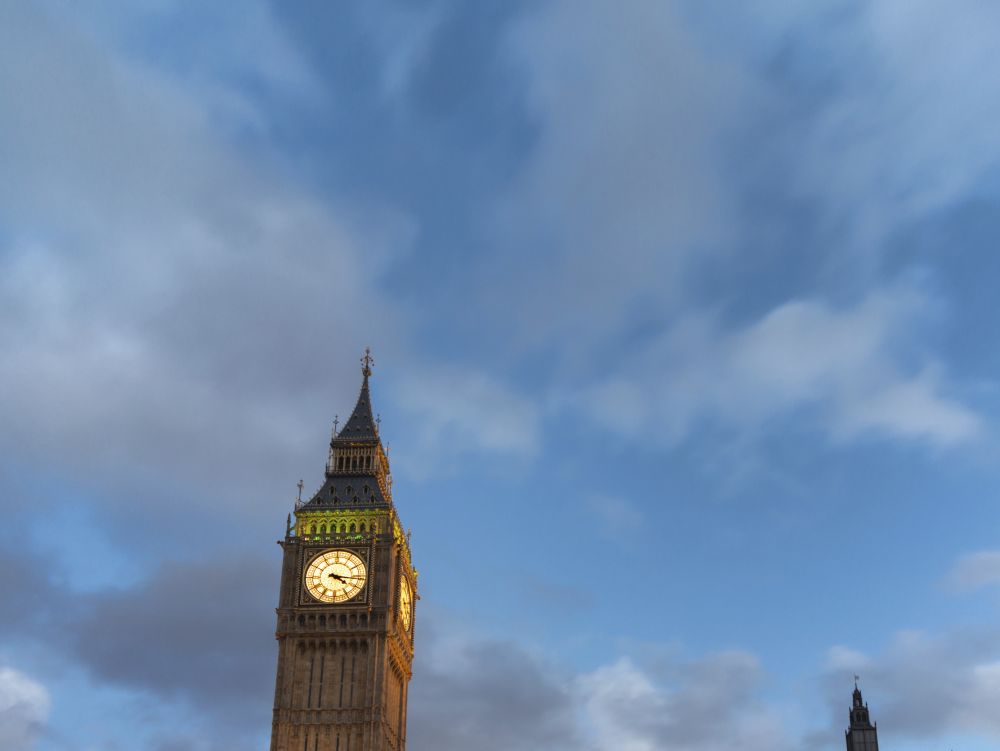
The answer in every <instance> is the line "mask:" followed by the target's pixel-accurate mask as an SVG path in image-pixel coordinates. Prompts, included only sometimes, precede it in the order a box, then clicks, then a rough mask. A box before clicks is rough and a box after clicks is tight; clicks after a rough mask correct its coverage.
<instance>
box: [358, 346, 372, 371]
mask: <svg viewBox="0 0 1000 751" xmlns="http://www.w3.org/2000/svg"><path fill="white" fill-rule="evenodd" d="M374 364H375V358H373V357H372V350H371V347H365V356H364V357H362V358H361V375H363V376H364V377H365V378H367V377H368V376H370V375H371V374H372V365H374Z"/></svg>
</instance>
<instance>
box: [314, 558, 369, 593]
mask: <svg viewBox="0 0 1000 751" xmlns="http://www.w3.org/2000/svg"><path fill="white" fill-rule="evenodd" d="M360 553H361V551H357V550H351V549H349V548H328V549H325V550H319V551H314V552H312V553H311V554H310V555H309V557H308V563H307V564H306V565H305V566H304V567H303V585H304V589H305V592H306V593H307V594H308V596H309V597H310V598H311V599H312V601H313V602H314V603H316V604H325V605H341V604H357V602H358V601H359V595H361V594H362V593H363V592H364V591H365V587H366V585H367V583H368V566H367V565H366V563H365V561H364V560H363V559H362V557H361V555H360Z"/></svg>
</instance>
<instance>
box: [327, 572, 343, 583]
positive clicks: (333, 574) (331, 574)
mask: <svg viewBox="0 0 1000 751" xmlns="http://www.w3.org/2000/svg"><path fill="white" fill-rule="evenodd" d="M328 575H329V576H332V577H333V578H334V579H338V580H340V581H346V580H345V579H344V577H342V576H341V575H340V574H335V573H333V572H332V571H331V572H330V573H329V574H328Z"/></svg>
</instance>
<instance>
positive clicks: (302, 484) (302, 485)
mask: <svg viewBox="0 0 1000 751" xmlns="http://www.w3.org/2000/svg"><path fill="white" fill-rule="evenodd" d="M298 486H299V498H298V502H299V503H302V488H303V487H304V486H305V483H304V482H302V480H299V482H298Z"/></svg>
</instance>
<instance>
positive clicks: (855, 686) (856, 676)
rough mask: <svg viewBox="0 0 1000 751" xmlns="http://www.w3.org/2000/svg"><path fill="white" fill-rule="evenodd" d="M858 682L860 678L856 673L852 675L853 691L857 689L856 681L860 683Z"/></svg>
mask: <svg viewBox="0 0 1000 751" xmlns="http://www.w3.org/2000/svg"><path fill="white" fill-rule="evenodd" d="M860 680H861V676H860V675H858V674H857V673H855V674H854V688H855V689H857V687H858V681H860Z"/></svg>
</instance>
